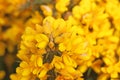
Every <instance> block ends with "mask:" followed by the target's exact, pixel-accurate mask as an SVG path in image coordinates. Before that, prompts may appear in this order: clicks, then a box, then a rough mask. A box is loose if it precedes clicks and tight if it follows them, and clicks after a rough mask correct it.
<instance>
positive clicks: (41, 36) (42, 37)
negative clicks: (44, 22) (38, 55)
mask: <svg viewBox="0 0 120 80" xmlns="http://www.w3.org/2000/svg"><path fill="white" fill-rule="evenodd" d="M35 39H36V41H37V42H41V41H46V42H48V41H49V39H48V37H47V36H46V35H44V34H37V35H36V36H35Z"/></svg>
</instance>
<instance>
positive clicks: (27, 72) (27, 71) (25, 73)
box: [22, 68, 31, 76]
mask: <svg viewBox="0 0 120 80" xmlns="http://www.w3.org/2000/svg"><path fill="white" fill-rule="evenodd" d="M30 73H31V72H30V68H27V69H23V72H22V75H23V76H28V75H29V74H30Z"/></svg>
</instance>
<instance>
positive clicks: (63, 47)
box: [59, 43, 66, 51]
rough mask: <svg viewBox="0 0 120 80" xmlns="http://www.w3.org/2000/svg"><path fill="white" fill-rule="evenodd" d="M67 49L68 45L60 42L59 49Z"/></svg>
mask: <svg viewBox="0 0 120 80" xmlns="http://www.w3.org/2000/svg"><path fill="white" fill-rule="evenodd" d="M65 49H66V47H65V46H64V44H63V43H60V44H59V50H60V51H65Z"/></svg>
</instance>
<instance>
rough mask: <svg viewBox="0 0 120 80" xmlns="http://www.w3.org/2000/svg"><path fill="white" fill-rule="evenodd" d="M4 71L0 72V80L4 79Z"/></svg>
mask: <svg viewBox="0 0 120 80" xmlns="http://www.w3.org/2000/svg"><path fill="white" fill-rule="evenodd" d="M5 74H6V73H5V71H3V70H0V79H1V80H2V79H3V78H4V77H5Z"/></svg>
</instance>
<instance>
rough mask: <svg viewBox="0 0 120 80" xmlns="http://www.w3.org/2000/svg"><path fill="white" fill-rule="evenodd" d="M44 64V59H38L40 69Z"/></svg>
mask: <svg viewBox="0 0 120 80" xmlns="http://www.w3.org/2000/svg"><path fill="white" fill-rule="evenodd" d="M42 64H43V60H42V58H41V57H38V59H37V65H38V66H39V67H41V66H42Z"/></svg>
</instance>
